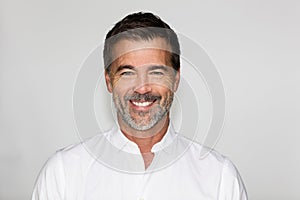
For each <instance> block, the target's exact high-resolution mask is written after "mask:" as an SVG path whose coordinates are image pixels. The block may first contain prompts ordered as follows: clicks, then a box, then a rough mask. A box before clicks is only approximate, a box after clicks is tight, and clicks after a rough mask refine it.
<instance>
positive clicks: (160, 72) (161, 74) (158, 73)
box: [150, 71, 164, 76]
mask: <svg viewBox="0 0 300 200" xmlns="http://www.w3.org/2000/svg"><path fill="white" fill-rule="evenodd" d="M150 74H152V75H156V76H163V75H164V73H163V72H162V71H152V72H150Z"/></svg>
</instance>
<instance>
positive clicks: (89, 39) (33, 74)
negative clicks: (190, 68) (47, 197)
mask: <svg viewBox="0 0 300 200" xmlns="http://www.w3.org/2000/svg"><path fill="white" fill-rule="evenodd" d="M120 2H121V1H120ZM140 10H144V11H147V10H148V11H152V12H154V13H156V14H158V15H159V16H161V18H162V19H164V20H165V21H167V22H168V23H169V24H170V25H171V26H172V27H174V29H175V30H176V31H179V32H181V33H183V34H185V35H186V36H188V37H190V38H192V39H193V40H194V41H196V42H197V43H199V44H201V45H202V46H203V47H204V48H205V49H206V51H207V52H208V54H209V55H210V57H211V59H212V60H213V61H214V63H215V64H216V66H217V68H218V70H219V71H220V73H221V76H222V78H223V81H224V87H225V90H226V96H227V105H226V109H227V118H226V124H225V127H224V131H223V135H222V137H221V138H220V140H219V142H218V144H217V146H216V149H217V150H218V151H220V152H222V153H223V154H225V155H227V156H229V157H230V158H231V160H232V161H233V162H234V163H235V164H236V165H237V167H238V169H239V171H240V173H241V175H242V177H243V179H244V182H245V184H246V186H247V189H248V193H249V197H250V199H257V200H259V199H261V200H265V199H272V200H281V199H289V200H295V199H300V193H299V188H300V173H299V169H300V156H299V152H300V145H298V143H299V139H300V136H299V130H300V128H299V114H300V105H299V102H300V89H299V85H300V66H299V64H300V61H299V55H300V54H299V53H300V52H299V50H300V48H299V46H300V38H299V35H300V26H299V24H300V12H299V10H300V4H299V1H296V0H295V1H289V0H288V1H274V0H272V1H271V0H265V1H258V0H252V1H250V0H249V1H237V0H236V1H233V0H230V1H214V0H213V1H197V3H196V1H195V2H192V1H180V3H175V2H174V1H171V0H169V1H162V0H160V1H145V2H141V1H126V3H125V1H123V2H122V3H117V2H116V1H107V2H105V3H103V2H100V1H76V0H75V1H74V0H73V1H71V0H60V1H58V0H54V1H38V0H28V1H21V0H19V1H17V0H1V4H0V25H1V27H0V28H1V32H0V34H1V35H0V134H1V140H0V163H1V164H0V199H1V200H17V199H29V198H30V194H31V191H32V188H33V184H34V182H35V179H36V176H37V175H38V172H39V170H40V168H41V167H42V165H43V163H44V162H45V161H46V159H47V158H48V157H49V156H50V155H51V154H53V153H54V152H55V150H57V149H59V148H62V147H64V146H66V145H68V144H71V143H74V142H77V141H78V138H77V135H76V132H75V124H74V121H73V112H72V90H73V85H74V83H75V79H76V75H77V73H78V71H79V68H80V65H81V63H82V62H83V60H84V59H85V58H86V57H87V55H88V54H89V52H90V51H91V50H92V49H93V48H95V47H96V46H97V45H98V44H100V43H102V41H103V38H104V34H105V33H106V32H107V31H108V29H109V28H111V26H112V25H113V23H115V22H116V21H118V20H119V19H120V18H122V17H123V16H125V15H126V14H128V13H130V12H133V11H140ZM297 122H298V123H297Z"/></svg>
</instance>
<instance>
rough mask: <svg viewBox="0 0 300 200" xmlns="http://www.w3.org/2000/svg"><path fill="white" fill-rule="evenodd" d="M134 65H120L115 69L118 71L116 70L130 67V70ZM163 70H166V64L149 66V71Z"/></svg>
mask: <svg viewBox="0 0 300 200" xmlns="http://www.w3.org/2000/svg"><path fill="white" fill-rule="evenodd" d="M134 68H135V67H134V66H132V65H120V66H119V67H118V68H117V70H116V73H118V72H120V71H122V70H123V69H131V70H133V69H134ZM159 69H160V70H163V71H165V72H166V71H168V70H167V66H164V65H153V66H150V67H149V69H148V70H149V71H153V70H159Z"/></svg>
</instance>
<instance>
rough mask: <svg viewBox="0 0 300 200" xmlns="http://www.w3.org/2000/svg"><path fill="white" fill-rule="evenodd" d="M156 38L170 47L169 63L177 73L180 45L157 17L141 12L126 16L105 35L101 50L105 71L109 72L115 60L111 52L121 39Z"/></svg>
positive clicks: (167, 27)
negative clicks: (161, 39)
mask: <svg viewBox="0 0 300 200" xmlns="http://www.w3.org/2000/svg"><path fill="white" fill-rule="evenodd" d="M158 37H159V38H163V39H164V40H165V41H166V42H167V44H168V45H170V47H171V50H170V52H169V53H170V57H169V59H170V62H171V64H172V67H173V68H174V69H175V70H176V71H179V68H180V45H179V42H178V38H177V35H176V33H175V32H174V31H173V30H172V29H171V28H170V26H169V25H168V24H166V23H165V22H164V21H162V20H161V19H160V18H159V17H158V16H155V15H153V14H152V13H142V12H138V13H133V14H130V15H127V16H126V17H125V18H123V19H122V20H121V21H119V22H118V23H116V24H115V26H114V27H113V28H112V29H111V30H110V31H109V32H108V33H107V34H106V38H105V43H104V50H103V57H104V66H105V70H107V71H108V72H109V71H110V67H111V64H112V63H113V61H114V59H115V58H116V57H115V56H114V55H112V54H113V52H112V51H113V48H114V47H115V45H116V43H117V42H118V41H120V40H123V39H127V40H132V41H141V40H144V41H147V40H152V39H154V38H158Z"/></svg>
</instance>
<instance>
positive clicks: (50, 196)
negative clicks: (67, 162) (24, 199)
mask: <svg viewBox="0 0 300 200" xmlns="http://www.w3.org/2000/svg"><path fill="white" fill-rule="evenodd" d="M64 185H65V180H64V169H63V164H62V158H61V155H60V153H59V152H57V153H56V154H54V155H53V156H52V157H50V158H49V160H48V161H47V162H46V164H45V165H44V167H43V168H42V170H41V172H40V174H39V176H38V178H37V181H36V183H35V187H34V190H33V194H32V200H63V199H64Z"/></svg>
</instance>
